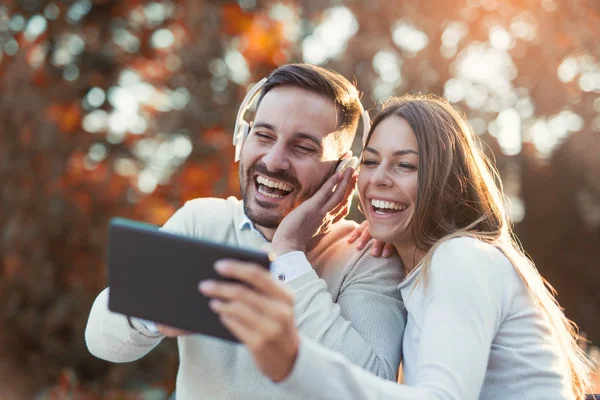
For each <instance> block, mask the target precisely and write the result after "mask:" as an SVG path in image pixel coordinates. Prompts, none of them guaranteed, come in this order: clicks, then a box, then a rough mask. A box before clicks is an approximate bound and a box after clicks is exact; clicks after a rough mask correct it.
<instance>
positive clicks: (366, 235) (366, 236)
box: [356, 221, 371, 250]
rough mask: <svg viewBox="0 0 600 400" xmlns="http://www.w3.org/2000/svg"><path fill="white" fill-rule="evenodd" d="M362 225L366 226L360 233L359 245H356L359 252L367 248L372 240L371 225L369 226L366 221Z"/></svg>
mask: <svg viewBox="0 0 600 400" xmlns="http://www.w3.org/2000/svg"><path fill="white" fill-rule="evenodd" d="M361 225H362V226H364V229H363V230H362V232H361V233H360V238H359V239H358V243H357V245H356V248H357V249H358V250H362V249H364V248H365V246H366V245H367V242H368V241H369V240H371V233H370V232H369V224H368V222H367V221H364V222H363V223H362V224H361Z"/></svg>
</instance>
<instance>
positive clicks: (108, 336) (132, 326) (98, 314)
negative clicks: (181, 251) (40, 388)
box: [85, 206, 190, 362]
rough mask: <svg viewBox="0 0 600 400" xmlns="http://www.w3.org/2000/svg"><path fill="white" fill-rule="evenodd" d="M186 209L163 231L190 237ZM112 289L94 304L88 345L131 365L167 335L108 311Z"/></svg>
mask: <svg viewBox="0 0 600 400" xmlns="http://www.w3.org/2000/svg"><path fill="white" fill-rule="evenodd" d="M186 213H187V211H186V207H185V206H184V207H182V208H180V209H179V210H178V211H177V212H176V213H175V214H173V216H172V217H171V218H170V219H169V220H168V221H167V222H166V223H165V225H164V226H163V227H162V228H161V229H164V230H166V231H169V232H173V233H180V234H189V232H190V227H189V224H188V219H187V218H185V214H186ZM109 289H110V288H106V289H104V290H103V291H102V292H100V294H99V295H98V297H96V300H95V301H94V304H93V305H92V309H91V311H90V315H89V317H88V323H87V326H86V328H85V342H86V345H87V347H88V350H89V351H90V353H92V354H93V355H94V356H96V357H98V358H101V359H103V360H107V361H111V362H130V361H135V360H137V359H139V358H141V357H143V356H145V355H146V354H147V353H148V352H150V350H152V349H153V348H154V347H156V345H158V343H160V341H161V340H162V338H164V336H163V335H162V334H160V333H157V332H155V331H153V330H150V329H148V328H147V327H146V326H145V325H144V324H143V322H142V321H140V320H139V319H137V318H128V317H126V316H124V315H122V314H118V313H114V312H112V311H110V310H109V309H108V295H109Z"/></svg>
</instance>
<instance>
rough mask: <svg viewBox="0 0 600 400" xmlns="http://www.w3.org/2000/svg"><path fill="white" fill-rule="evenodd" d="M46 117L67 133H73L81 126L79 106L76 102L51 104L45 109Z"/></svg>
mask: <svg viewBox="0 0 600 400" xmlns="http://www.w3.org/2000/svg"><path fill="white" fill-rule="evenodd" d="M46 118H47V119H48V120H50V121H52V122H54V123H55V124H57V125H58V128H59V129H60V130H61V131H62V132H64V133H68V134H73V133H75V132H76V131H78V130H79V127H80V126H81V108H80V107H79V104H78V103H71V104H56V103H55V104H52V105H51V106H50V107H48V108H47V109H46Z"/></svg>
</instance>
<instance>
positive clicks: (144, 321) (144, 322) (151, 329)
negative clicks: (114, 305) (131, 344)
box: [131, 317, 158, 333]
mask: <svg viewBox="0 0 600 400" xmlns="http://www.w3.org/2000/svg"><path fill="white" fill-rule="evenodd" d="M131 319H132V320H135V321H137V322H139V323H140V324H142V325H143V326H144V328H146V329H147V330H148V332H151V333H158V327H157V326H156V322H153V321H148V320H147V319H141V318H135V317H131Z"/></svg>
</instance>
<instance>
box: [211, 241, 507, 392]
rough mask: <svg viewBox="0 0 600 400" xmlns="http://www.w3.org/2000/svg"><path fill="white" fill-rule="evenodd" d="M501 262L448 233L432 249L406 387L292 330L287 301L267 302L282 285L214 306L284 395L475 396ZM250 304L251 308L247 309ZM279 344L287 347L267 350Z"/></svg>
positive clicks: (491, 329)
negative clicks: (412, 370) (412, 375)
mask: <svg viewBox="0 0 600 400" xmlns="http://www.w3.org/2000/svg"><path fill="white" fill-rule="evenodd" d="M486 246H487V247H486ZM506 268H511V266H510V264H509V263H508V261H507V260H506V258H505V257H504V256H503V255H502V254H501V253H500V252H498V251H497V250H495V249H494V248H492V247H491V246H488V245H480V244H479V242H477V241H476V240H474V239H454V240H452V241H449V242H448V243H445V244H444V245H442V246H440V248H439V249H438V250H437V251H436V253H435V254H434V257H433V260H432V264H431V268H430V275H429V280H428V285H427V289H426V291H425V296H424V298H423V315H422V316H414V318H416V319H417V320H422V327H421V336H420V342H419V345H418V346H419V348H418V349H417V353H418V365H416V366H411V368H416V369H417V378H416V379H415V381H414V382H411V387H409V386H406V385H397V384H395V383H391V382H388V381H385V380H383V379H380V378H377V377H375V376H374V375H372V374H370V373H369V372H367V371H364V370H362V369H360V368H358V367H356V366H355V365H353V364H352V363H350V362H349V361H348V360H346V359H345V358H343V357H341V356H340V355H339V354H336V353H334V352H332V351H330V350H328V349H326V348H324V347H323V346H320V345H318V344H316V343H314V342H311V341H309V340H307V339H305V338H303V339H302V340H298V339H297V338H298V333H297V331H296V329H295V327H293V328H292V326H293V307H292V305H291V303H289V302H279V303H277V307H269V306H268V304H269V303H270V302H271V300H269V298H270V297H277V296H281V294H277V292H278V291H279V290H285V289H284V288H283V287H282V286H281V285H277V284H274V285H273V286H272V287H270V288H268V289H267V290H264V291H262V292H261V293H260V294H256V298H253V300H252V301H249V300H247V299H246V300H243V299H233V298H231V299H230V300H229V301H228V302H219V303H218V306H217V307H216V308H215V311H216V312H217V313H219V314H220V315H221V316H222V317H223V319H224V322H225V324H226V325H227V326H228V327H229V328H230V329H232V332H233V333H234V334H235V335H236V336H237V337H238V338H239V339H240V340H241V341H242V342H244V343H246V344H247V345H248V346H249V349H250V351H251V352H252V354H253V356H254V358H255V360H256V362H257V365H258V366H259V368H261V370H262V371H263V373H264V374H265V375H267V376H268V377H269V378H271V379H272V380H273V381H275V382H280V383H277V386H278V387H279V389H280V390H282V391H285V392H286V395H288V396H293V397H294V398H311V399H334V398H335V399H338V398H340V399H341V398H352V399H423V398H427V399H460V400H470V399H478V398H479V395H480V392H481V387H482V385H483V380H484V377H485V374H486V368H487V361H488V358H489V353H490V348H491V343H492V340H493V337H494V335H495V333H496V331H497V329H498V326H499V324H500V321H501V319H502V315H503V312H504V311H503V292H504V285H505V284H506V281H507V280H506V279H505V278H506V276H507V274H506ZM236 278H237V279H242V280H245V281H246V282H247V283H249V284H250V285H253V286H254V285H255V283H253V281H254V279H248V278H246V279H244V278H243V277H242V275H241V274H240V275H239V276H236ZM254 278H257V277H256V276H255V277H254ZM261 284H262V283H261ZM280 298H281V297H280ZM282 308H287V310H286V311H285V312H284V311H282ZM251 309H255V310H256V311H255V312H253V313H252V314H250V313H249V310H251ZM269 309H272V310H273V312H272V313H271V312H270V311H269ZM248 315H252V316H253V317H252V318H249V317H248ZM421 317H422V318H421ZM250 319H251V322H242V321H243V320H246V321H249V320H250ZM233 321H235V322H233ZM401 339H402V338H400V337H399V338H398V340H401ZM283 348H285V349H287V350H289V351H287V350H286V351H282V350H278V351H273V349H283ZM266 365H268V366H269V367H268V368H267V367H264V366H266Z"/></svg>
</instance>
